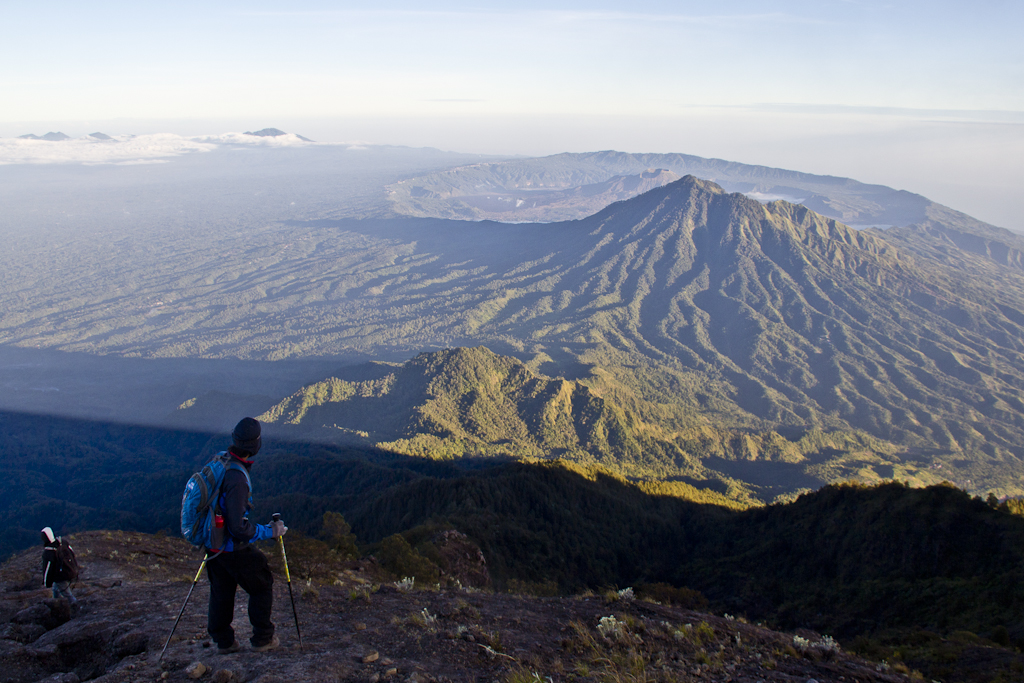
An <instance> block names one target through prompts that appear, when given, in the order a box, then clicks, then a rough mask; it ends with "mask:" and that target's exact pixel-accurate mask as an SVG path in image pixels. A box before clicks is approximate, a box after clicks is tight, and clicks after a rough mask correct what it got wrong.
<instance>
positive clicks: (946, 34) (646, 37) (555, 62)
mask: <svg viewBox="0 0 1024 683" xmlns="http://www.w3.org/2000/svg"><path fill="white" fill-rule="evenodd" d="M638 7H639V8H641V9H637V8H638ZM0 9H2V15H0V16H2V17H3V22H2V24H0V135H3V136H10V135H17V134H21V133H24V132H37V133H41V132H45V131H44V130H43V129H44V128H46V129H47V130H49V129H51V127H61V129H67V130H65V132H66V133H68V134H71V135H81V134H83V133H87V132H92V130H94V129H95V127H97V126H102V127H104V128H105V129H106V130H109V131H110V132H112V133H124V132H154V131H156V130H161V131H166V132H181V133H200V132H202V133H219V132H226V131H227V130H239V129H249V128H251V127H263V126H265V125H276V126H278V127H282V128H286V127H289V128H290V129H292V130H296V132H300V133H303V134H306V135H310V136H313V137H315V138H317V139H320V140H325V141H346V140H354V139H361V140H366V141H369V142H376V143H392V144H410V145H430V146H437V147H443V148H447V149H455V150H462V151H479V152H496V153H520V154H544V153H552V152H558V151H586V150H591V149H609V148H615V149H623V150H624V151H651V152H689V153H694V154H701V155H703V156H718V157H724V158H730V159H734V160H737V161H744V162H750V163H764V164H768V165H773V166H787V167H791V168H797V169H799V170H807V171H812V172H819V173H832V174H836V175H854V176H855V177H858V179H862V180H865V181H870V182H884V183H886V184H891V185H896V186H898V187H901V188H903V189H909V190H912V191H916V192H921V193H923V194H927V195H928V196H932V197H933V198H935V199H937V200H939V201H944V203H948V204H951V205H953V206H955V207H956V208H962V209H964V210H967V211H969V212H972V213H975V214H976V215H979V217H983V218H987V219H988V220H991V221H993V222H997V223H999V224H1002V225H1007V226H1008V227H1019V228H1024V220H1020V219H1016V224H1012V225H1011V222H1012V220H1013V216H1012V214H1011V213H1010V208H1009V207H1010V204H1009V203H1007V205H1006V208H1005V210H1004V209H996V208H990V209H989V213H988V215H984V214H985V211H984V209H985V208H986V207H994V202H996V201H997V200H998V197H999V196H1002V195H1003V194H1005V193H1007V192H1013V193H1014V194H1015V195H1019V189H1020V183H1021V182H1024V170H1022V168H1021V163H1020V162H1019V161H1018V159H1020V158H1021V153H1022V152H1024V133H1022V130H1024V113H1022V112H1024V47H1022V45H1024V41H1021V39H1020V37H1019V36H1020V34H1021V32H1022V29H1024V3H1022V2H1020V1H1019V0H1016V1H1013V2H1009V1H988V2H985V1H981V2H972V3H966V2H942V1H939V2H882V1H875V0H815V1H798V0H790V1H785V0H783V1H774V2H773V1H770V0H767V1H763V2H744V1H735V0H733V1H729V0H726V1H724V2H717V3H709V2H701V3H696V2H659V1H652V2H646V3H626V2H613V1H604V2H557V1H555V2H534V1H532V0H527V1H525V2H517V3H497V2H492V3H486V2H480V3H472V2H459V1H452V2H429V1H428V2H386V1H385V2H375V3H373V4H372V5H371V4H370V3H360V2H314V1H302V0H293V1H291V2H287V3H284V2H252V1H249V2H233V1H228V2H218V3H206V2H204V3H199V2H175V3H145V2H130V3H129V2H88V3H81V2H75V3H72V2H51V3H46V4H45V5H39V4H38V3H28V2H6V3H3V4H2V5H0ZM299 128H301V130H300V129H299ZM894 150H895V151H894ZM943 150H945V151H943ZM897 151H898V154H897ZM915 158H920V159H921V160H922V162H923V163H921V164H919V165H918V164H915ZM916 166H917V170H916V171H915V167H916ZM965 172H966V173H970V174H972V175H971V177H970V178H967V179H965V178H963V177H958V174H959V175H961V176H962V175H963V174H964V173H965ZM968 185H971V186H977V187H974V189H971V188H970V187H968ZM944 186H945V187H946V188H947V189H946V190H942V189H941V188H942V187H944ZM955 187H959V188H960V189H959V190H956V189H955ZM993 187H995V188H996V189H992V188H993ZM937 192H938V193H939V194H940V195H941V196H935V195H936V193H937ZM986 192H987V194H986Z"/></svg>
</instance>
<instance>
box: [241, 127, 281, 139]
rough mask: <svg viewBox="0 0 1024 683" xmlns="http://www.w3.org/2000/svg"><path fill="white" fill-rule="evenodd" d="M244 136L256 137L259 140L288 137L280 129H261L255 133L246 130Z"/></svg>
mask: <svg viewBox="0 0 1024 683" xmlns="http://www.w3.org/2000/svg"><path fill="white" fill-rule="evenodd" d="M245 135H256V136H259V137H261V138H276V137H279V136H281V135H288V133H285V132H284V131H283V130H281V129H280V128H263V129H261V130H257V131H255V132H253V131H249V130H247V131H245Z"/></svg>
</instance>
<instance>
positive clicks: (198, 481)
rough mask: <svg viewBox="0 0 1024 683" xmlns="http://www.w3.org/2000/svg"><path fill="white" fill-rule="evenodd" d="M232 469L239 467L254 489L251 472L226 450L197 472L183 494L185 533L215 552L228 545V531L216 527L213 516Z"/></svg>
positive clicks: (195, 542) (182, 515)
mask: <svg viewBox="0 0 1024 683" xmlns="http://www.w3.org/2000/svg"><path fill="white" fill-rule="evenodd" d="M228 470H238V471H240V472H241V473H242V474H244V475H245V481H246V483H247V484H249V491H250V493H251V492H252V480H251V479H249V473H248V472H246V471H245V468H244V467H242V465H240V464H239V463H237V462H235V461H234V460H232V459H231V456H230V455H228V454H227V452H223V451H222V452H220V453H218V454H217V457H215V458H214V459H213V460H211V461H210V462H208V463H207V464H206V466H205V467H203V469H202V470H200V471H199V472H196V473H195V474H193V475H192V477H191V478H190V479H189V480H188V484H186V485H185V493H183V494H182V496H181V535H182V536H184V537H185V538H186V539H188V542H189V543H191V544H192V545H195V546H200V547H203V548H209V549H210V550H213V551H219V550H220V549H221V548H222V547H223V545H224V533H223V531H224V530H223V529H217V528H215V526H214V522H213V516H214V508H215V507H216V505H215V503H216V501H217V498H218V497H219V496H220V487H221V484H223V483H224V475H225V474H227V471H228ZM218 532H219V533H218Z"/></svg>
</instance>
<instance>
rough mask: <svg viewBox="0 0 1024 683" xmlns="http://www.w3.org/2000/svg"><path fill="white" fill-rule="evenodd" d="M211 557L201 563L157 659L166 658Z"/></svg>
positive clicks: (206, 556) (207, 556) (206, 557)
mask: <svg viewBox="0 0 1024 683" xmlns="http://www.w3.org/2000/svg"><path fill="white" fill-rule="evenodd" d="M208 559H210V556H209V555H204V556H203V563H202V564H201V565H199V571H197V572H196V578H195V579H194V580H193V581H192V587H191V588H189V589H188V595H186V596H185V603H184V604H183V605H182V606H181V611H180V612H178V618H177V619H175V620H174V627H173V628H172V629H171V635H169V636H167V642H166V643H164V649H162V650H160V656H159V657H157V658H156V661H158V662H159V661H160V660H161V659H163V658H164V653H165V652H167V646H168V645H170V644H171V638H173V637H174V632H175V631H176V630H177V629H178V622H179V621H181V615H182V614H184V613H185V605H187V604H188V599H189V598H191V597H192V591H194V590H195V589H196V584H197V583H199V575H200V574H202V573H203V567H205V566H206V561H207V560H208Z"/></svg>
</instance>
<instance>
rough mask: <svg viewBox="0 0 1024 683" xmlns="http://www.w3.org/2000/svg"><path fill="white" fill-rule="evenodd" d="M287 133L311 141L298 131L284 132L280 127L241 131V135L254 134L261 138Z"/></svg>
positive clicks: (275, 136) (304, 140)
mask: <svg viewBox="0 0 1024 683" xmlns="http://www.w3.org/2000/svg"><path fill="white" fill-rule="evenodd" d="M289 134H290V135H294V136H295V137H297V138H298V139H300V140H302V141H303V142H313V140H310V139H309V138H307V137H304V136H302V135H299V134H298V133H286V132H284V131H283V130H281V129H280V128H263V129H262V130H257V131H248V130H247V131H245V133H243V135H255V136H257V137H261V138H277V137H281V136H282V135H289Z"/></svg>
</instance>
